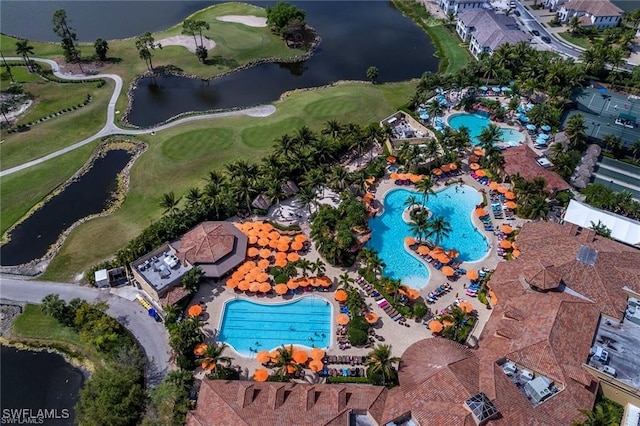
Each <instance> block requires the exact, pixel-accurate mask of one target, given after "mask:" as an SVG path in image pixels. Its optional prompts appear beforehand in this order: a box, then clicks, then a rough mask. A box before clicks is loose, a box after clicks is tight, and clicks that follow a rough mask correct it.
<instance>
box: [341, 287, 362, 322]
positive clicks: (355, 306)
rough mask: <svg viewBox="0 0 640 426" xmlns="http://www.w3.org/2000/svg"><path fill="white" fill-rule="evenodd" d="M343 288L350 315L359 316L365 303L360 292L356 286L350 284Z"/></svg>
mask: <svg viewBox="0 0 640 426" xmlns="http://www.w3.org/2000/svg"><path fill="white" fill-rule="evenodd" d="M345 290H346V292H347V300H346V304H347V307H348V308H349V312H350V314H351V316H352V317H354V318H355V317H359V316H360V315H361V314H362V311H363V310H364V305H365V303H364V300H363V299H362V296H361V295H360V292H359V291H358V289H357V288H355V287H352V286H348V287H347V288H346V289H345Z"/></svg>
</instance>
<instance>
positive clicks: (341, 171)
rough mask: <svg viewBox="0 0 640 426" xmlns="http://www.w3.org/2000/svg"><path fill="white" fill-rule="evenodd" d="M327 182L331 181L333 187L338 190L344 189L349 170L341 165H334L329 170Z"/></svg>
mask: <svg viewBox="0 0 640 426" xmlns="http://www.w3.org/2000/svg"><path fill="white" fill-rule="evenodd" d="M329 182H330V183H331V186H332V187H333V189H335V190H338V191H343V190H345V189H346V188H347V186H348V183H349V171H348V170H347V169H346V168H344V167H342V166H338V167H335V168H334V169H333V170H332V171H331V176H329Z"/></svg>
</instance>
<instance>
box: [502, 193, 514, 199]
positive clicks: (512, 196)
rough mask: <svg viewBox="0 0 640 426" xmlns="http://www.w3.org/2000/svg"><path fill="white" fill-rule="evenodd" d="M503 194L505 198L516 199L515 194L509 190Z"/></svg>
mask: <svg viewBox="0 0 640 426" xmlns="http://www.w3.org/2000/svg"><path fill="white" fill-rule="evenodd" d="M504 196H505V198H506V199H507V200H515V199H516V194H514V193H513V192H511V191H507V192H505V193H504Z"/></svg>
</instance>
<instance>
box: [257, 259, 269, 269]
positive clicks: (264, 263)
mask: <svg viewBox="0 0 640 426" xmlns="http://www.w3.org/2000/svg"><path fill="white" fill-rule="evenodd" d="M269 265H271V262H269V259H260V260H259V261H258V268H260V269H267V268H268V267H269Z"/></svg>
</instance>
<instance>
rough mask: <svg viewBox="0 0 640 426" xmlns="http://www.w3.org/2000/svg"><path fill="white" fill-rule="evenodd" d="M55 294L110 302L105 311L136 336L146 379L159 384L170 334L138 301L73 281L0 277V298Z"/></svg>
mask: <svg viewBox="0 0 640 426" xmlns="http://www.w3.org/2000/svg"><path fill="white" fill-rule="evenodd" d="M51 293H55V294H58V295H60V298H61V299H63V300H65V301H70V300H71V299H74V298H76V297H77V298H80V299H82V300H86V301H87V302H97V301H104V302H107V303H108V304H109V309H108V310H107V314H109V315H110V316H112V317H113V318H115V319H116V320H118V322H119V323H120V324H122V325H123V326H125V327H126V328H127V329H128V330H129V331H130V332H131V334H132V335H133V336H134V337H135V338H136V340H137V341H138V343H139V344H140V346H141V347H142V349H143V350H144V353H145V355H146V357H147V360H148V363H147V380H148V382H149V384H150V385H155V384H157V383H159V382H160V381H161V380H162V378H163V377H164V376H165V374H166V373H167V372H168V371H169V370H170V369H171V366H170V362H169V357H170V353H169V350H170V349H169V334H168V333H167V330H166V329H165V328H164V326H163V324H162V323H158V322H156V321H155V320H154V319H153V318H151V317H150V316H149V315H148V314H147V312H146V310H145V309H144V308H143V307H142V305H140V304H139V303H138V302H136V301H135V299H134V300H129V299H127V298H124V297H120V296H118V295H115V294H112V293H111V292H110V291H109V290H99V289H96V288H92V287H81V286H77V285H73V284H66V283H55V282H45V281H27V280H19V279H12V278H6V277H2V278H1V279H0V299H3V300H9V301H16V302H27V303H40V302H41V301H42V299H43V298H44V297H45V296H46V295H47V294H51Z"/></svg>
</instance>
